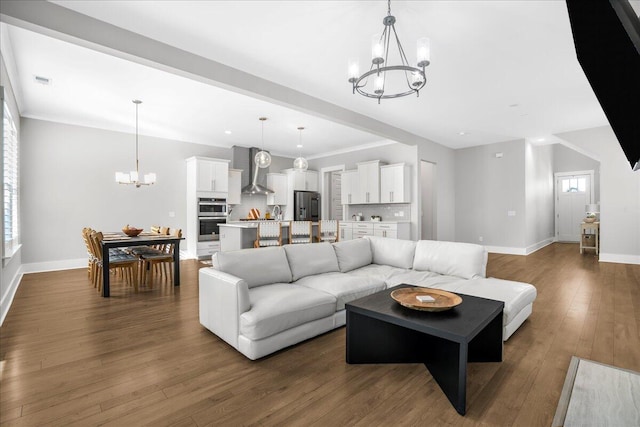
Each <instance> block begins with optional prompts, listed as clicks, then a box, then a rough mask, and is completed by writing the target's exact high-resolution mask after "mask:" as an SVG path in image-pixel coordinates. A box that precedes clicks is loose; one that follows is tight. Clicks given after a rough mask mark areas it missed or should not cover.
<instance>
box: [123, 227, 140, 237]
mask: <svg viewBox="0 0 640 427" xmlns="http://www.w3.org/2000/svg"><path fill="white" fill-rule="evenodd" d="M142 230H144V229H143V228H135V227H131V226H130V225H129V224H127V225H125V226H124V227H122V232H123V233H124V234H126V235H127V236H129V237H136V236H137V235H138V234H140V233H142Z"/></svg>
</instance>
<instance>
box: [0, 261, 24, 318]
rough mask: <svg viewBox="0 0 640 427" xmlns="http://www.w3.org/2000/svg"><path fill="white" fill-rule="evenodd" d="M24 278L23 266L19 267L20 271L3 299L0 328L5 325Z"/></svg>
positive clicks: (0, 304)
mask: <svg viewBox="0 0 640 427" xmlns="http://www.w3.org/2000/svg"><path fill="white" fill-rule="evenodd" d="M22 276H23V272H22V266H20V267H18V271H16V275H15V276H14V277H13V279H12V280H11V283H10V284H9V289H7V292H6V293H5V294H4V296H3V297H2V301H0V326H2V324H3V323H4V319H5V317H7V313H9V309H10V308H11V304H13V298H14V297H15V296H16V292H17V291H18V286H20V282H21V281H22Z"/></svg>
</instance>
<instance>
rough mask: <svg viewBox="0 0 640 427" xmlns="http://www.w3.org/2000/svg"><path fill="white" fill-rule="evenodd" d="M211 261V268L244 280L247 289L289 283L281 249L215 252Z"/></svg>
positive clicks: (287, 267)
mask: <svg viewBox="0 0 640 427" xmlns="http://www.w3.org/2000/svg"><path fill="white" fill-rule="evenodd" d="M211 260H212V261H213V263H212V266H213V268H215V269H216V270H220V271H223V272H225V273H228V274H231V275H233V276H236V277H239V278H241V279H244V280H245V281H246V282H247V285H248V286H249V288H255V287H256V286H262V285H269V284H271V283H289V282H291V270H290V269H289V262H288V261H287V255H286V254H285V253H284V249H283V248H282V247H269V248H259V249H242V250H239V251H230V252H216V253H215V254H213V257H211Z"/></svg>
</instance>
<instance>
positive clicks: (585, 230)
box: [580, 221, 600, 255]
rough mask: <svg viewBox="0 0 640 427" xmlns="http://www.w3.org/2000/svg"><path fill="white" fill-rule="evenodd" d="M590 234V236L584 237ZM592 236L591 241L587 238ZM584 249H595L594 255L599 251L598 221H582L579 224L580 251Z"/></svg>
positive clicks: (582, 251)
mask: <svg viewBox="0 0 640 427" xmlns="http://www.w3.org/2000/svg"><path fill="white" fill-rule="evenodd" d="M591 231H593V232H591ZM586 236H590V237H586ZM589 238H592V239H593V241H592V242H588V241H587V240H588V239H589ZM585 249H595V251H596V255H598V254H599V253H600V222H599V221H596V222H583V223H582V224H580V253H584V250H585Z"/></svg>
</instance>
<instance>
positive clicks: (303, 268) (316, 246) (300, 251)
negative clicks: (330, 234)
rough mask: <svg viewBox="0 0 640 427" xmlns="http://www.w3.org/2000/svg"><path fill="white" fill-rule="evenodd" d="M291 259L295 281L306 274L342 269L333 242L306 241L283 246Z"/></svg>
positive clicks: (290, 263) (290, 265)
mask: <svg viewBox="0 0 640 427" xmlns="http://www.w3.org/2000/svg"><path fill="white" fill-rule="evenodd" d="M283 247H284V250H285V252H286V253H287V259H288V260H289V267H290V268H291V274H292V275H293V281H296V280H298V279H301V278H303V277H305V276H313V275H316V274H322V273H331V272H336V271H340V267H338V258H336V252H335V251H334V250H333V247H332V246H331V243H329V242H322V243H306V244H300V245H285V246H283Z"/></svg>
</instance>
